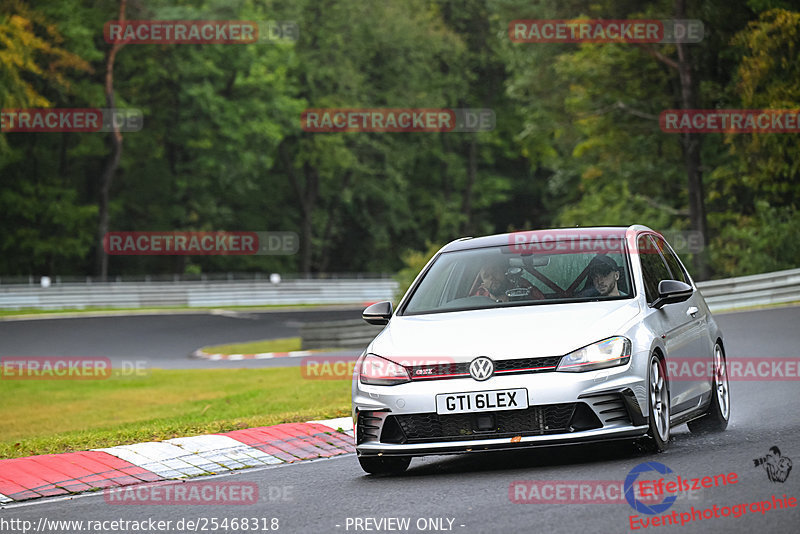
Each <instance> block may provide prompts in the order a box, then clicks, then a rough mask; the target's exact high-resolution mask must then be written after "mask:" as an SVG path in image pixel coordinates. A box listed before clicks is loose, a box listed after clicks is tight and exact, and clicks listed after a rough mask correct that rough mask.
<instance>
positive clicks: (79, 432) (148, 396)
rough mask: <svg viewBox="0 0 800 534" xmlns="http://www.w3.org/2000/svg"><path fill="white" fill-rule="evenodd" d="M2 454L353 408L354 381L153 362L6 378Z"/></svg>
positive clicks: (1, 400) (0, 402)
mask: <svg viewBox="0 0 800 534" xmlns="http://www.w3.org/2000/svg"><path fill="white" fill-rule="evenodd" d="M0 406H2V407H3V409H2V411H0V458H16V457H20V456H29V455H34V454H51V453H59V452H67V451H78V450H86V449H91V448H98V447H110V446H114V445H122V444H128V443H136V442H141V441H159V440H163V439H169V438H174V437H181V436H192V435H199V434H209V433H214V432H226V431H229V430H237V429H241V428H250V427H256V426H266V425H274V424H278V423H286V422H299V421H308V420H311V419H327V418H332V417H342V416H346V415H349V414H350V380H349V379H346V380H308V379H304V378H303V377H302V376H301V370H300V368H299V367H289V368H285V367H284V368H271V369H193V370H162V369H154V370H152V371H150V372H149V373H148V374H147V376H135V377H120V376H114V377H111V378H109V379H106V380H91V381H86V380H83V381H74V380H8V379H5V380H2V386H1V387H0Z"/></svg>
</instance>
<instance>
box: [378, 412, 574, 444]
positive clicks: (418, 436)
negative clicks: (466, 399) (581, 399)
mask: <svg viewBox="0 0 800 534" xmlns="http://www.w3.org/2000/svg"><path fill="white" fill-rule="evenodd" d="M577 404H579V403H568V404H548V405H543V406H532V407H530V408H527V409H525V410H505V411H498V412H480V413H464V414H448V415H439V414H436V413H421V414H410V415H390V416H389V417H387V422H388V420H389V419H394V420H395V421H396V422H397V423H398V424H399V425H400V428H401V429H402V431H403V434H404V435H405V441H403V440H402V439H400V440H399V441H397V440H393V441H394V442H396V443H424V442H430V441H455V440H460V439H493V438H502V437H514V436H540V435H544V434H553V433H559V432H566V431H568V425H569V422H570V419H571V418H572V414H573V413H574V412H575V407H576V406H577ZM487 415H489V416H491V417H493V418H494V419H493V423H494V424H493V425H492V428H491V429H489V430H481V429H479V425H478V416H487ZM381 441H386V440H385V436H382V439H381Z"/></svg>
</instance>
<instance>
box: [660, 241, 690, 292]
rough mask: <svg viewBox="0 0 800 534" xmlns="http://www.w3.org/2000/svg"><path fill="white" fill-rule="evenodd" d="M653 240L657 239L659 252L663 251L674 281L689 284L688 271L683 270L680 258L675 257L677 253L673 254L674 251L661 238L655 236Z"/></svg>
mask: <svg viewBox="0 0 800 534" xmlns="http://www.w3.org/2000/svg"><path fill="white" fill-rule="evenodd" d="M653 239H655V242H656V245H658V250H660V251H661V254H662V255H663V256H664V260H665V261H666V262H667V266H668V267H669V270H670V272H671V273H672V279H673V280H678V281H679V282H683V283H686V284H688V283H689V280H688V278H687V276H686V270H685V269H684V268H683V265H681V262H680V260H678V257H677V256H675V253H674V252H672V249H671V248H670V247H669V246H667V244H666V243H665V242H664V240H663V239H661V238H660V237H657V236H653Z"/></svg>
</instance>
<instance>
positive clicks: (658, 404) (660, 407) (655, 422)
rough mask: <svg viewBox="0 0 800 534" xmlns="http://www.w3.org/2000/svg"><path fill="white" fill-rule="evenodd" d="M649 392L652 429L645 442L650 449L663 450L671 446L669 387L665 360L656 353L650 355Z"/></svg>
mask: <svg viewBox="0 0 800 534" xmlns="http://www.w3.org/2000/svg"><path fill="white" fill-rule="evenodd" d="M647 393H648V416H649V417H648V419H649V420H650V430H649V431H648V432H647V437H646V438H645V440H644V444H645V446H646V448H647V449H649V450H650V451H653V452H662V451H664V450H666V448H667V447H668V446H669V430H670V429H669V417H670V404H669V387H668V386H667V373H666V367H665V366H664V362H663V361H662V360H661V359H660V358H659V357H658V356H656V355H655V354H654V355H652V356H651V357H650V366H649V373H648V386H647Z"/></svg>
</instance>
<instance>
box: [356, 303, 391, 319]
mask: <svg viewBox="0 0 800 534" xmlns="http://www.w3.org/2000/svg"><path fill="white" fill-rule="evenodd" d="M361 318H362V319H364V320H365V321H366V322H368V323H369V324H377V325H384V324H388V323H389V319H391V318H392V303H391V302H389V301H388V300H384V301H383V302H376V303H375V304H373V305H371V306H368V307H367V309H365V310H364V312H363V313H362V314H361Z"/></svg>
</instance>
